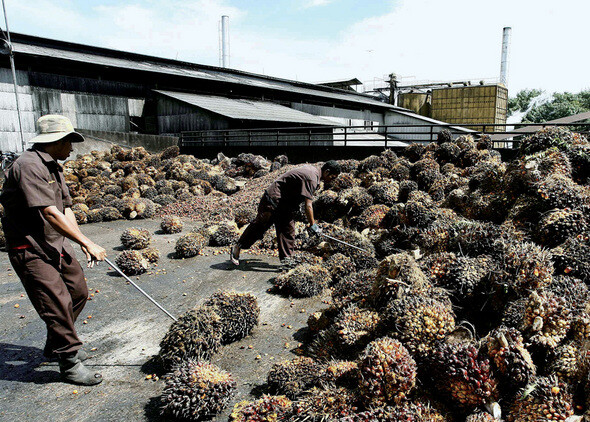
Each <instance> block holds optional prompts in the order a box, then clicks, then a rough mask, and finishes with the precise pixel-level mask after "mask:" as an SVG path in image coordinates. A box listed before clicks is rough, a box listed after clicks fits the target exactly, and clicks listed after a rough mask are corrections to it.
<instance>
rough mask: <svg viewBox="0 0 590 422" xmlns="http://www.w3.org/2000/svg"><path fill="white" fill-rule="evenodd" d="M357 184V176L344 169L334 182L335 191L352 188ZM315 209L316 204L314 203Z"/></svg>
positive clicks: (333, 188)
mask: <svg viewBox="0 0 590 422" xmlns="http://www.w3.org/2000/svg"><path fill="white" fill-rule="evenodd" d="M355 184H356V182H355V178H354V177H353V175H352V174H350V173H349V172H344V171H342V172H341V173H340V174H339V175H338V177H336V179H334V181H333V182H332V186H330V187H331V188H332V190H333V191H335V192H340V191H343V190H346V189H350V188H352V187H353V186H354V185H355ZM314 210H315V205H314Z"/></svg>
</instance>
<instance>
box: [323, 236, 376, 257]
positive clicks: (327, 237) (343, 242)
mask: <svg viewBox="0 0 590 422" xmlns="http://www.w3.org/2000/svg"><path fill="white" fill-rule="evenodd" d="M320 236H323V237H325V238H326V239H330V240H333V241H334V242H338V243H342V244H343V245H346V246H348V247H350V248H354V249H358V250H359V251H362V252H364V253H367V254H368V253H369V251H367V250H366V249H363V248H359V247H358V246H354V245H351V244H350V243H347V242H345V241H344V240H340V239H336V238H335V237H332V236H328V235H327V234H324V233H320Z"/></svg>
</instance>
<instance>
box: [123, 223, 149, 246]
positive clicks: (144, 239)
mask: <svg viewBox="0 0 590 422" xmlns="http://www.w3.org/2000/svg"><path fill="white" fill-rule="evenodd" d="M151 241H152V234H151V233H150V232H149V230H147V229H142V228H139V227H131V228H128V229H125V231H124V232H123V234H121V243H122V244H123V247H125V249H136V250H139V249H145V248H147V247H148V246H149V245H150V243H151Z"/></svg>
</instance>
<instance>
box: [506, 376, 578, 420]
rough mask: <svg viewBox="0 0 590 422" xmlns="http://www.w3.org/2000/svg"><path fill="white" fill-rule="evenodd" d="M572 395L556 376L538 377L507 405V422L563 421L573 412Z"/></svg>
mask: <svg viewBox="0 0 590 422" xmlns="http://www.w3.org/2000/svg"><path fill="white" fill-rule="evenodd" d="M573 409H574V405H573V397H572V394H571V392H570V391H569V390H568V387H567V386H566V385H565V384H563V383H562V382H560V381H559V380H558V379H557V377H554V376H550V377H538V378H536V379H534V380H533V381H532V382H531V383H530V384H529V385H527V386H526V387H525V388H523V389H522V390H521V392H520V393H519V394H518V395H517V396H516V398H515V400H514V402H513V403H512V404H511V405H510V406H509V410H508V414H507V415H506V421H507V422H537V421H547V422H552V421H565V420H566V419H567V418H568V417H570V416H572V415H573V414H574V410H573Z"/></svg>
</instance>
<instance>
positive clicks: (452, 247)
mask: <svg viewBox="0 0 590 422" xmlns="http://www.w3.org/2000/svg"><path fill="white" fill-rule="evenodd" d="M449 231H450V239H449V252H455V253H461V254H465V255H467V256H478V255H483V254H490V255H492V256H494V257H495V256H499V255H500V256H502V255H504V251H505V244H506V243H507V241H508V240H512V239H517V240H518V238H519V237H518V235H517V234H516V233H513V232H511V231H507V230H506V229H505V228H503V227H501V226H499V225H497V224H493V223H489V222H480V221H470V220H459V221H457V222H456V223H455V224H453V225H452V226H451V228H450V230H449ZM499 241H500V242H499Z"/></svg>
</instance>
